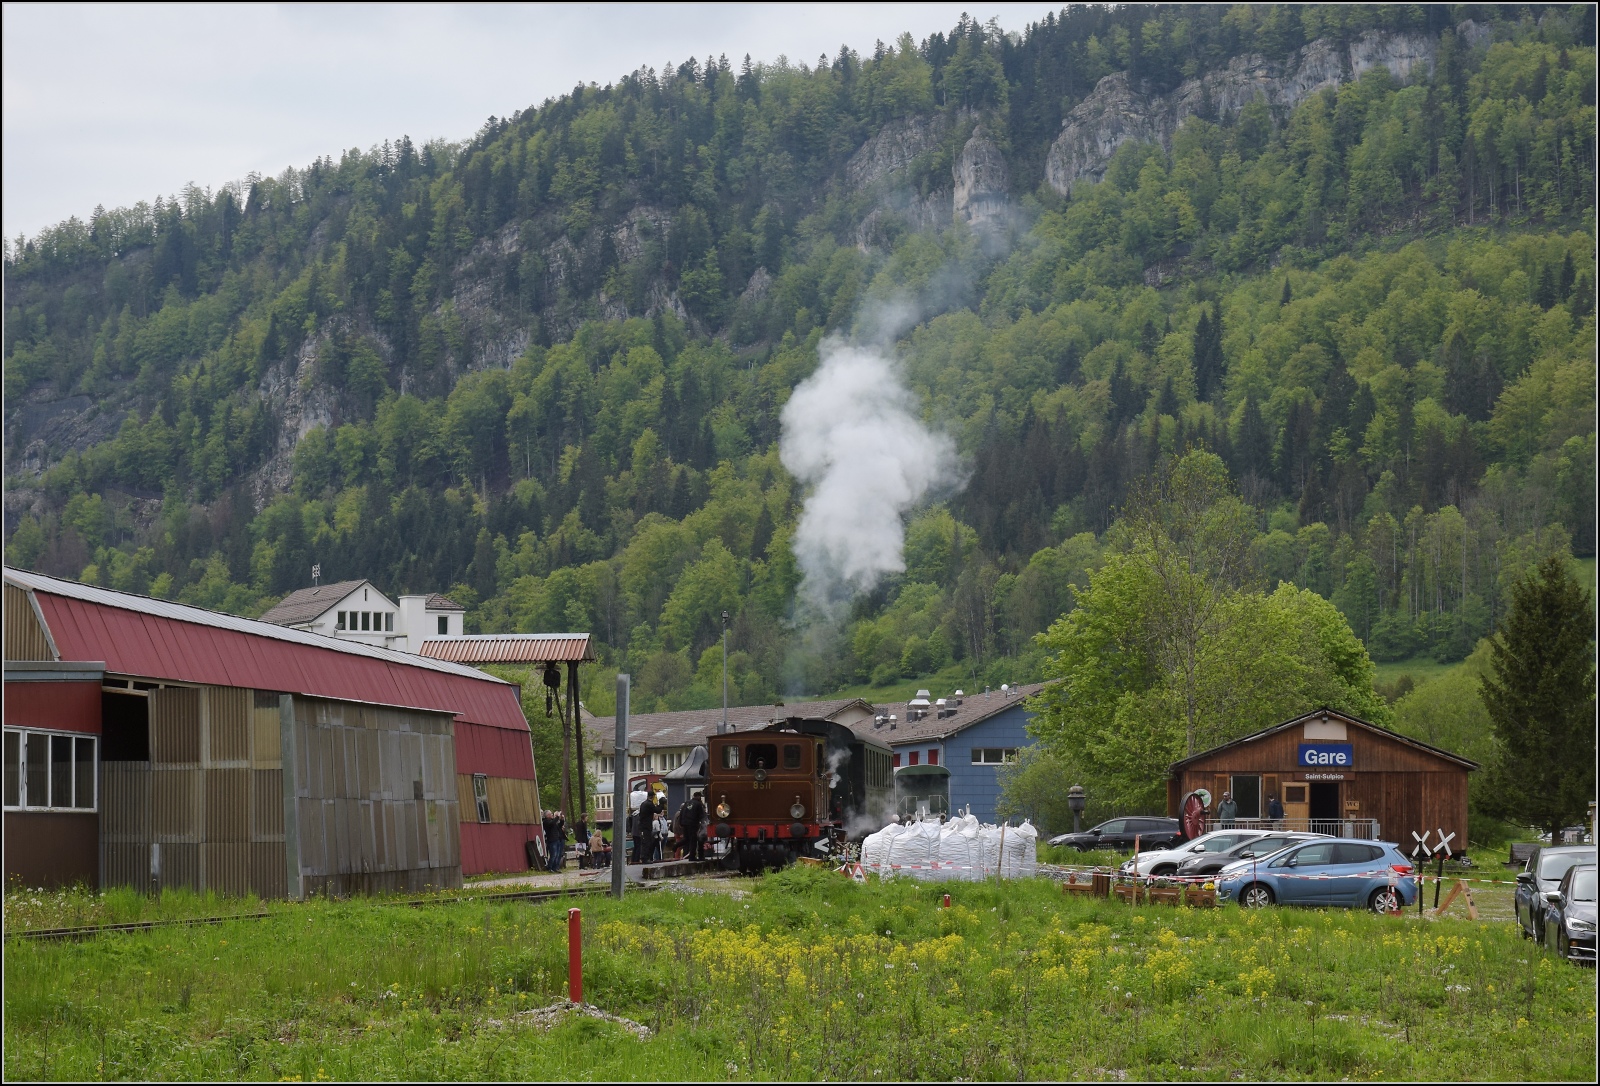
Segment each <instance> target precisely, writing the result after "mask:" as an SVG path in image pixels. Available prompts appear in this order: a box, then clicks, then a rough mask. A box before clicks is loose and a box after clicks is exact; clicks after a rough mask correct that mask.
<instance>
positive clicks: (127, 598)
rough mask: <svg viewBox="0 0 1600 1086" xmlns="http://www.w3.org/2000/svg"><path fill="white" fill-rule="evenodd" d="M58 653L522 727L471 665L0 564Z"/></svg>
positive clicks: (512, 703)
mask: <svg viewBox="0 0 1600 1086" xmlns="http://www.w3.org/2000/svg"><path fill="white" fill-rule="evenodd" d="M5 576H6V579H7V580H8V581H11V582H12V583H14V584H16V585H18V587H21V588H24V589H27V590H28V591H30V592H32V593H33V595H34V598H35V599H36V600H37V601H38V603H39V610H40V612H41V613H42V614H43V616H44V621H45V624H46V625H47V626H48V627H49V629H50V632H51V634H52V635H53V636H54V637H55V642H56V646H57V648H58V650H59V651H60V654H61V657H62V658H63V659H67V660H104V661H105V669H106V671H108V672H114V673H117V674H122V675H131V676H142V677H145V678H151V679H172V680H175V681H178V682H193V683H205V684H209V685H216V686H239V687H248V688H252V689H256V690H277V691H283V692H287V693H293V694H306V695H309V696H312V697H322V698H336V699H340V700H345V701H365V702H372V703H375V704H379V705H394V706H403V707H406V708H414V709H429V710H433V711H435V712H446V713H452V714H455V715H456V716H458V717H459V718H460V719H462V720H465V721H467V722H469V723H473V724H483V725H486V726H489V727H496V728H511V729H515V730H519V731H525V730H526V729H527V727H528V723H527V720H526V719H525V718H524V717H523V715H522V705H521V701H520V698H519V697H518V692H517V687H516V685H515V684H512V683H507V682H503V681H501V680H499V679H496V678H494V677H493V676H491V675H486V674H484V673H482V672H480V671H475V670H473V669H472V668H468V667H462V666H461V665H459V664H453V663H447V662H445V661H442V660H430V659H428V658H426V657H420V656H413V655H411V654H410V653H403V652H398V651H395V650H393V649H380V648H376V647H374V646H370V645H361V644H358V643H355V642H350V641H341V640H339V639H337V638H332V637H324V636H323V635H321V634H314V633H309V632H306V631H302V630H293V629H290V628H288V627H285V626H275V625H273V624H271V623H266V622H257V621H254V620H252V619H244V618H239V617H237V616H234V615H224V614H220V613H218V612H215V611H206V610H204V609H202V608H198V607H188V606H185V605H183V604H176V603H170V602H168V601H166V600H156V599H151V598H149V597H146V596H136V595H133V594H132V593H128V592H113V591H111V590H109V589H104V588H97V587H95V586H93V585H84V584H79V583H77V582H74V581H63V580H59V579H57V578H54V577H44V576H41V575H39V574H36V573H24V572H21V571H19V570H13V569H9V568H8V569H7V570H6V571H5Z"/></svg>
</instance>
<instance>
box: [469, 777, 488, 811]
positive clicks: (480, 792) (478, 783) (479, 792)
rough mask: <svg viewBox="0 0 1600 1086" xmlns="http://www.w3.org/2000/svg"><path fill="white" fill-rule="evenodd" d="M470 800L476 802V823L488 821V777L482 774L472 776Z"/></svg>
mask: <svg viewBox="0 0 1600 1086" xmlns="http://www.w3.org/2000/svg"><path fill="white" fill-rule="evenodd" d="M472 798H473V799H475V800H477V802H478V821H479V822H487V821H489V777H488V775H487V774H484V773H474V774H473V775H472Z"/></svg>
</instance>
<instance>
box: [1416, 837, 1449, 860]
mask: <svg viewBox="0 0 1600 1086" xmlns="http://www.w3.org/2000/svg"><path fill="white" fill-rule="evenodd" d="M1428 836H1429V834H1428V831H1427V830H1423V831H1422V833H1421V834H1418V833H1417V831H1416V830H1412V831H1411V839H1412V840H1414V841H1415V842H1416V843H1417V844H1416V847H1414V848H1413V849H1412V850H1411V858H1412V859H1413V860H1415V859H1418V858H1421V859H1424V860H1426V859H1427V858H1428V857H1429V856H1432V855H1433V849H1432V848H1430V847H1429V846H1428ZM1451 836H1454V834H1452V835H1451Z"/></svg>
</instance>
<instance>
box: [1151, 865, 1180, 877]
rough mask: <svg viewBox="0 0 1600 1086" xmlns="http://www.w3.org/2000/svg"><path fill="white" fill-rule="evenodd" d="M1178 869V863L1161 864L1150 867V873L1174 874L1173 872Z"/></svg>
mask: <svg viewBox="0 0 1600 1086" xmlns="http://www.w3.org/2000/svg"><path fill="white" fill-rule="evenodd" d="M1177 870H1178V865H1177V864H1159V865H1157V866H1156V867H1153V868H1151V869H1150V874H1152V875H1173V874H1176V873H1177Z"/></svg>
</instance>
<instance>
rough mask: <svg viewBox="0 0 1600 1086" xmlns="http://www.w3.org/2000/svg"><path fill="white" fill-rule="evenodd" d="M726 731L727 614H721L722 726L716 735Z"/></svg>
mask: <svg viewBox="0 0 1600 1086" xmlns="http://www.w3.org/2000/svg"><path fill="white" fill-rule="evenodd" d="M727 730H728V612H726V611H724V612H722V726H721V727H720V728H718V729H717V734H718V735H722V734H723V733H725V732H726V731H727Z"/></svg>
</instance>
